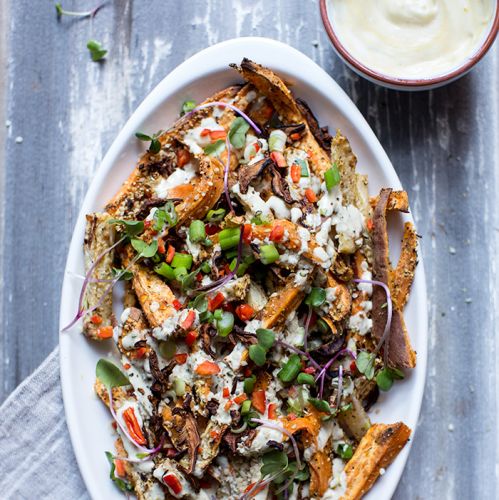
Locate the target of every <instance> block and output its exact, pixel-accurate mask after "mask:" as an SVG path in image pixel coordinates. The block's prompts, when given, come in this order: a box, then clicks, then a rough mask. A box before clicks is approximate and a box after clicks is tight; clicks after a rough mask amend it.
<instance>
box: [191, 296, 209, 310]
mask: <svg viewBox="0 0 499 500" xmlns="http://www.w3.org/2000/svg"><path fill="white" fill-rule="evenodd" d="M192 307H193V308H194V309H196V310H197V311H198V312H200V313H203V312H205V311H207V310H208V299H207V298H206V294H204V293H200V294H199V295H198V296H197V297H196V298H195V299H194V300H193V301H192Z"/></svg>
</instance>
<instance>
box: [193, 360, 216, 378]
mask: <svg viewBox="0 0 499 500" xmlns="http://www.w3.org/2000/svg"><path fill="white" fill-rule="evenodd" d="M194 371H195V372H196V373H197V374H198V375H201V376H203V377H204V376H208V375H216V374H217V373H220V367H219V366H218V365H217V364H216V363H214V362H213V361H203V362H202V363H201V364H200V365H198V366H196V368H195V370H194Z"/></svg>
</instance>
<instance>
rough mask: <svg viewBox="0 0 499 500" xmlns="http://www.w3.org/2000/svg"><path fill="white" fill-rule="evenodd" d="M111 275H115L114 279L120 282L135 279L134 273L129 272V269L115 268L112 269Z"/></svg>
mask: <svg viewBox="0 0 499 500" xmlns="http://www.w3.org/2000/svg"><path fill="white" fill-rule="evenodd" d="M111 273H112V275H113V278H118V280H119V281H128V280H131V279H132V278H133V273H132V271H128V269H118V268H116V267H113V268H112V269H111Z"/></svg>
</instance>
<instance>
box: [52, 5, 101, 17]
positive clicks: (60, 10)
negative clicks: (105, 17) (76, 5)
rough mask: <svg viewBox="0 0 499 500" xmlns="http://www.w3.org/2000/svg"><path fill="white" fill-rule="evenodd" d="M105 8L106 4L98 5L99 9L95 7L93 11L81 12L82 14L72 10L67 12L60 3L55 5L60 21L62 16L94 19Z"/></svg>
mask: <svg viewBox="0 0 499 500" xmlns="http://www.w3.org/2000/svg"><path fill="white" fill-rule="evenodd" d="M102 7H104V4H103V3H101V4H100V5H97V7H94V8H93V9H92V10H87V11H81V12H75V11H72V10H65V9H64V8H63V7H62V5H61V3H60V2H57V3H56V4H55V11H56V12H57V17H58V18H59V19H60V18H61V17H62V16H69V17H94V16H95V14H97V12H98V11H99V10H100V9H102Z"/></svg>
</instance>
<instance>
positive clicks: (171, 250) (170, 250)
mask: <svg viewBox="0 0 499 500" xmlns="http://www.w3.org/2000/svg"><path fill="white" fill-rule="evenodd" d="M173 257H175V247H174V246H172V245H168V251H167V252H166V257H165V262H166V263H167V264H170V263H171V261H172V260H173Z"/></svg>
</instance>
